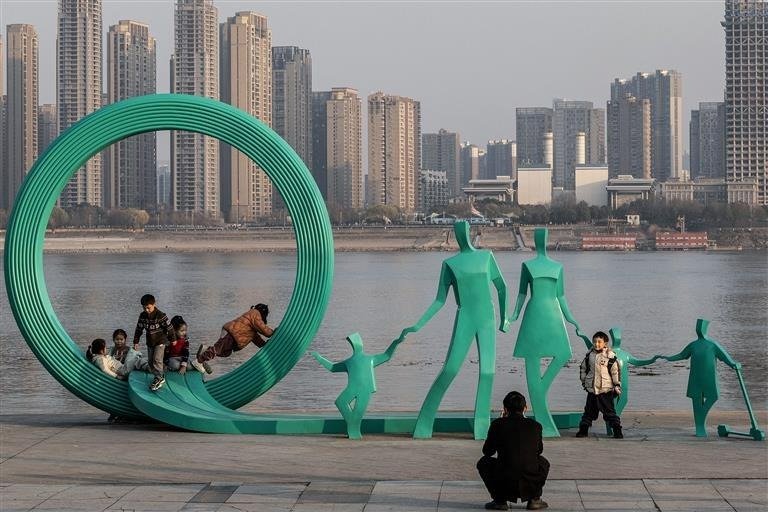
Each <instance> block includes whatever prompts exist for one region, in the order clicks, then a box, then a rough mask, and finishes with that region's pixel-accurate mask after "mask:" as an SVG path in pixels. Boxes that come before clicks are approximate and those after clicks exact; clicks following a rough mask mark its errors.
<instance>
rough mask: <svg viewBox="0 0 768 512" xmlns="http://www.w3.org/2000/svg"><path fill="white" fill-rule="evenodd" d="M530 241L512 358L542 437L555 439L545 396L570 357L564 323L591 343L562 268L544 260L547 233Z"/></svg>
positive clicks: (543, 231)
mask: <svg viewBox="0 0 768 512" xmlns="http://www.w3.org/2000/svg"><path fill="white" fill-rule="evenodd" d="M533 238H534V242H535V244H536V253H537V254H536V257H535V258H533V259H530V260H528V261H524V262H523V268H522V270H521V272H520V290H519V293H518V295H517V303H516V304H515V311H514V312H513V313H512V317H511V318H510V320H511V321H512V322H514V321H515V320H517V318H518V316H519V315H520V311H521V310H522V309H523V304H525V299H526V298H527V297H528V290H529V288H530V294H531V299H530V300H529V301H528V304H527V305H526V306H525V313H524V314H523V320H522V322H521V325H520V330H519V332H518V335H517V343H516V344H515V351H514V356H515V357H522V358H524V359H525V378H526V381H527V383H528V394H529V395H530V398H531V405H532V406H533V414H534V416H535V418H536V421H538V422H539V423H541V426H542V430H543V435H544V436H545V437H558V436H559V435H560V433H559V432H558V430H557V426H556V425H555V420H554V418H552V413H551V412H550V410H549V404H548V403H547V392H548V391H549V387H550V386H551V385H552V381H553V380H554V379H555V377H556V376H557V374H558V372H559V371H560V369H561V368H562V367H563V366H564V365H565V363H566V362H567V361H568V359H570V358H571V355H572V351H571V343H570V341H569V340H568V331H566V328H565V322H564V321H563V320H564V319H565V320H567V321H568V322H569V323H571V324H573V325H574V326H575V327H576V334H577V335H578V336H580V337H581V338H582V339H584V340H585V343H586V344H587V348H590V347H591V342H590V341H589V338H588V337H586V336H584V335H583V334H582V333H581V330H580V328H579V324H578V323H576V320H575V319H574V318H573V315H572V314H571V311H570V310H569V309H568V303H567V302H566V300H565V291H564V287H563V266H562V265H561V264H560V263H558V262H556V261H554V260H553V259H550V258H549V256H547V230H546V229H544V228H537V229H536V230H535V231H534V234H533ZM544 357H551V358H552V361H551V362H550V363H549V366H548V367H547V369H546V371H545V372H544V374H543V375H542V374H541V359H542V358H544Z"/></svg>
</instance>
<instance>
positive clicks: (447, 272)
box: [400, 262, 453, 339]
mask: <svg viewBox="0 0 768 512" xmlns="http://www.w3.org/2000/svg"><path fill="white" fill-rule="evenodd" d="M452 283H453V273H452V272H451V269H450V268H449V267H448V265H446V263H445V262H443V268H442V269H441V270H440V283H439V284H438V286H437V296H436V297H435V301H434V302H433V303H432V305H431V306H429V308H428V309H427V310H426V311H425V312H424V314H423V315H421V318H419V321H418V322H416V323H415V324H413V325H412V326H410V327H406V328H405V329H403V332H401V333H400V339H404V338H405V337H406V336H407V335H408V333H412V332H418V331H419V330H420V329H421V328H422V327H424V326H425V325H426V323H427V322H429V321H430V320H431V319H432V317H433V316H435V314H436V313H437V312H438V311H440V308H442V307H443V306H444V305H445V299H446V298H447V297H448V289H449V288H450V287H451V284H452Z"/></svg>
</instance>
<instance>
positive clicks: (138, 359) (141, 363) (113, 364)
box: [85, 338, 149, 380]
mask: <svg viewBox="0 0 768 512" xmlns="http://www.w3.org/2000/svg"><path fill="white" fill-rule="evenodd" d="M85 357H86V358H87V359H88V360H89V361H90V362H92V363H93V364H95V365H96V366H97V367H98V368H99V369H100V370H101V371H103V372H104V373H106V374H107V375H109V376H111V377H114V378H116V379H120V380H127V379H128V374H129V373H131V372H132V371H133V370H142V371H147V369H148V368H149V362H148V361H147V360H146V359H144V356H143V355H142V354H141V352H138V351H136V350H133V351H131V352H130V353H129V354H128V355H127V356H126V358H125V363H121V362H120V361H119V360H118V359H116V358H114V357H112V356H111V355H109V354H107V342H106V341H104V340H103V339H102V338H96V339H95V340H93V341H92V342H91V346H90V347H88V350H87V351H86V353H85Z"/></svg>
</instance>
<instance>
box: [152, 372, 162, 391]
mask: <svg viewBox="0 0 768 512" xmlns="http://www.w3.org/2000/svg"><path fill="white" fill-rule="evenodd" d="M163 384H165V377H163V376H161V375H158V376H157V377H155V380H153V381H152V384H150V385H149V390H150V391H157V390H158V389H160V388H161V387H163Z"/></svg>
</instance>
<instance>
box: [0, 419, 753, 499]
mask: <svg viewBox="0 0 768 512" xmlns="http://www.w3.org/2000/svg"><path fill="white" fill-rule="evenodd" d="M622 420H623V423H624V425H625V427H624V428H625V430H624V432H625V439H622V440H615V439H611V438H608V437H606V435H605V430H604V426H603V425H602V424H596V425H595V427H594V428H593V429H592V431H591V433H590V437H589V438H587V439H576V438H574V437H573V434H574V433H575V432H574V431H569V430H563V431H561V436H562V437H559V438H552V439H545V441H544V455H545V456H546V457H547V458H548V459H549V460H550V462H551V464H552V467H551V470H550V475H549V480H548V481H547V485H546V486H545V488H544V496H543V498H544V499H545V500H546V501H547V502H548V503H549V505H550V509H551V510H567V511H574V510H578V511H584V510H613V511H619V510H662V511H667V510H687V511H694V510H696V511H698V510H716V511H734V510H736V511H750V510H755V511H757V510H760V511H764V510H766V509H768V448H767V443H766V442H756V441H753V440H751V439H749V438H735V437H734V438H719V437H717V434H716V432H715V430H716V427H717V424H718V423H727V424H729V425H731V426H732V427H734V428H737V429H738V430H742V431H748V430H749V428H748V426H749V425H748V419H747V415H746V412H743V411H712V413H711V414H710V418H709V421H708V426H709V430H710V432H711V433H710V436H709V437H708V438H697V437H695V436H694V435H693V432H694V429H693V424H692V419H691V413H690V411H677V412H675V411H672V412H665V411H648V412H641V411H635V412H629V411H625V413H624V416H623V418H622ZM767 420H768V414H766V412H765V411H761V412H760V413H759V414H758V421H759V423H760V425H761V426H763V427H764V426H765V425H766V423H768V422H767ZM481 446H482V442H481V441H475V440H473V439H470V437H469V435H468V434H451V435H449V434H437V435H435V437H434V438H433V439H429V440H415V439H411V438H410V437H408V436H395V435H387V436H385V435H369V436H365V437H364V439H362V440H360V441H353V440H348V439H346V438H344V437H341V436H321V435H317V436H253V435H248V436H238V435H219V434H199V433H193V432H185V431H181V430H177V429H174V428H172V427H168V426H166V425H162V424H108V423H107V422H106V415H102V414H99V413H95V414H82V415H60V416H55V417H48V416H41V415H13V416H10V415H6V416H3V415H0V510H3V511H6V510H7V511H10V510H147V511H154V510H157V511H166V510H196V511H236V510H246V511H297V512H300V511H340V512H346V511H363V510H364V511H366V512H383V511H400V512H407V511H419V512H422V511H428V510H429V511H452V512H458V511H464V510H482V506H483V503H485V502H486V501H488V499H489V498H488V495H487V492H486V491H485V489H484V487H483V485H482V483H481V482H480V481H479V478H478V476H477V472H476V470H475V462H476V461H477V459H478V458H479V457H480V448H481ZM511 509H512V510H514V509H523V510H524V509H525V506H524V504H519V503H518V504H517V505H513V506H512V507H511Z"/></svg>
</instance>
